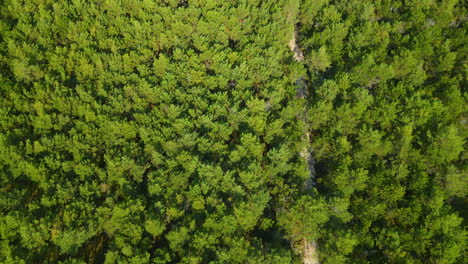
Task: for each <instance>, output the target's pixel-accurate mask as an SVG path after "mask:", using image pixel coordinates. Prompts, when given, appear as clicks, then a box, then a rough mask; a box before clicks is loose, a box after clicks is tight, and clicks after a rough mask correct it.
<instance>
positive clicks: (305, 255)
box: [288, 31, 320, 264]
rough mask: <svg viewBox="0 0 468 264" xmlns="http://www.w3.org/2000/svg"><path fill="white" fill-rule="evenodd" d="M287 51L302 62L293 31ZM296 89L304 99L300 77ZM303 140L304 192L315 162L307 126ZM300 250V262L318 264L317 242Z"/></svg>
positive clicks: (311, 183)
mask: <svg viewBox="0 0 468 264" xmlns="http://www.w3.org/2000/svg"><path fill="white" fill-rule="evenodd" d="M288 47H289V49H290V50H291V51H292V52H293V53H294V55H293V58H294V60H295V61H297V62H301V61H303V60H304V53H303V52H302V49H301V48H300V47H299V45H298V44H297V32H296V31H294V33H293V36H292V38H291V40H290V41H289V43H288ZM295 84H296V87H297V96H298V97H299V98H306V96H307V94H308V92H307V83H306V81H305V79H304V77H300V78H299V79H298V80H296V82H295ZM301 119H302V121H303V122H304V123H305V124H307V108H306V106H304V110H303V114H302V116H301ZM303 140H304V141H305V144H304V148H303V150H302V151H301V153H300V155H301V157H302V158H303V159H304V160H305V161H306V162H307V166H308V170H309V178H307V180H306V181H305V182H304V188H305V189H306V190H310V189H311V188H312V187H313V186H314V185H315V183H314V178H315V167H314V164H315V160H314V158H313V157H312V154H311V153H310V151H309V149H308V146H310V133H309V131H308V128H307V126H305V129H304V137H303ZM300 245H301V247H302V250H301V252H300V253H301V256H302V262H303V263H304V264H319V263H320V262H319V260H318V254H317V242H316V241H307V239H303V240H302V241H301V243H300Z"/></svg>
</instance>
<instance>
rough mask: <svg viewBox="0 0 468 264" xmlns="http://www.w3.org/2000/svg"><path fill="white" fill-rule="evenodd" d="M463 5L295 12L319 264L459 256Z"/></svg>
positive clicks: (335, 6) (328, 6)
mask: <svg viewBox="0 0 468 264" xmlns="http://www.w3.org/2000/svg"><path fill="white" fill-rule="evenodd" d="M303 2H304V4H303V5H304V6H308V5H310V4H309V2H313V1H303ZM464 14H466V7H465V6H464V5H463V3H462V2H461V1H384V0H382V1H333V2H328V1H322V2H320V4H319V5H318V6H314V8H313V9H309V10H304V12H303V13H302V14H301V18H300V21H301V23H300V26H299V28H300V30H301V33H300V34H299V36H301V40H300V45H301V46H302V47H303V49H304V51H305V60H304V61H305V64H306V67H307V69H308V70H309V75H308V78H309V82H310V83H311V86H312V87H313V89H312V90H311V91H312V93H311V95H310V97H309V109H308V111H309V121H310V123H309V128H310V131H311V135H312V149H313V156H314V157H315V160H316V161H317V164H316V166H315V169H316V170H317V177H318V184H317V189H318V193H319V195H320V196H322V197H323V198H324V200H325V201H326V203H327V204H328V205H329V206H331V207H330V208H331V211H330V213H331V216H330V220H329V221H328V222H327V223H326V224H325V225H324V227H323V228H322V229H321V234H323V235H322V236H321V237H320V239H319V240H318V244H319V246H320V249H321V250H320V255H321V259H322V261H323V262H324V263H333V264H335V263H462V262H464V255H463V254H464V253H463V252H464V247H466V235H467V233H466V230H464V227H463V225H462V221H463V218H461V217H464V221H465V222H466V206H463V205H460V204H462V203H463V202H465V203H466V201H467V200H466V197H467V196H466V195H467V192H466V190H467V188H466V186H467V185H466V180H467V178H466V175H467V173H466V164H467V163H466V155H465V154H464V149H465V147H466V131H467V130H466V107H465V106H466V97H465V96H466V94H465V91H464V89H463V87H464V86H466V76H465V75H466V59H467V57H466V56H467V53H466V51H467V50H466V48H467V46H466V41H465V40H466V38H465V37H462V36H466V34H467V28H466V23H465V22H464ZM463 39H465V40H463Z"/></svg>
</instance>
